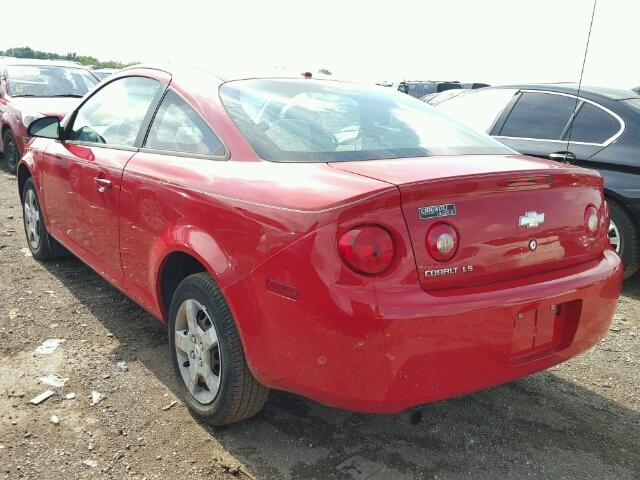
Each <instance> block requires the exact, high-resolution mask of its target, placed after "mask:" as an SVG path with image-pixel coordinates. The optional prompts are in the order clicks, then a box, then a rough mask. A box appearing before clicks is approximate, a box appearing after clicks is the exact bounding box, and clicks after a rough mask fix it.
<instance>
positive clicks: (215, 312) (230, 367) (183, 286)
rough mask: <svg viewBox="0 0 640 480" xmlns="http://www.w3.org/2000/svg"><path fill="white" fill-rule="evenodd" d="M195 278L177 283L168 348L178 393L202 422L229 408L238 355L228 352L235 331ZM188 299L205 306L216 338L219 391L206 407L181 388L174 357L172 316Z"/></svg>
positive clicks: (224, 412) (181, 381)
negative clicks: (180, 393)
mask: <svg viewBox="0 0 640 480" xmlns="http://www.w3.org/2000/svg"><path fill="white" fill-rule="evenodd" d="M195 277H196V276H195V275H192V276H190V277H187V278H186V279H184V280H183V281H182V282H181V283H180V285H178V288H177V289H176V292H175V294H174V297H173V300H172V302H171V308H170V313H169V347H170V349H171V360H172V363H173V369H174V372H175V375H176V378H177V380H178V384H179V385H180V389H181V391H182V398H184V400H185V401H186V403H187V405H188V407H189V408H190V409H191V411H192V412H193V413H194V414H195V415H196V417H199V418H200V419H202V420H204V421H207V422H211V420H212V418H213V419H215V417H219V416H220V417H222V416H225V414H226V412H227V411H228V410H229V407H230V405H229V403H230V402H229V398H228V397H229V395H228V392H229V390H230V382H231V379H232V377H233V376H234V374H237V372H234V366H235V365H236V362H235V361H234V360H235V359H234V358H233V356H234V355H237V354H238V352H232V351H231V347H230V345H232V344H233V343H235V342H233V338H230V337H233V336H234V335H237V331H236V332H234V331H230V328H229V327H230V326H229V325H228V323H227V322H225V321H224V318H225V317H226V316H227V312H224V311H223V310H222V308H221V306H220V305H218V304H217V302H216V301H214V300H213V298H214V297H213V295H212V293H213V292H211V291H210V289H208V288H207V287H206V286H205V285H203V284H201V282H198V280H197V278H195ZM189 299H193V300H197V301H198V302H199V303H201V304H202V305H204V306H205V307H206V309H207V311H208V312H209V316H210V317H211V321H212V322H213V324H214V327H215V329H216V333H217V335H218V345H219V346H218V348H219V352H220V359H221V362H220V365H221V370H220V372H221V378H220V390H219V391H218V395H217V396H216V398H215V399H214V400H213V402H211V403H209V404H206V405H203V404H202V403H200V402H198V401H197V400H196V399H195V398H194V397H193V395H191V392H190V391H189V389H188V388H187V386H186V385H185V383H184V380H183V379H182V374H181V373H180V368H179V366H178V357H177V354H176V348H175V323H176V317H177V314H178V310H179V308H180V306H181V305H182V303H183V302H185V301H186V300H189ZM232 328H233V329H235V326H232ZM242 355H244V353H242Z"/></svg>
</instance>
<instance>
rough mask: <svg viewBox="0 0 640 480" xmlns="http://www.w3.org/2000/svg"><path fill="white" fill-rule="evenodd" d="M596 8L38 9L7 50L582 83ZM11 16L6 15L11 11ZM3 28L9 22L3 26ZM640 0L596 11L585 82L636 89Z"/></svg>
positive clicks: (490, 3) (520, 3)
mask: <svg viewBox="0 0 640 480" xmlns="http://www.w3.org/2000/svg"><path fill="white" fill-rule="evenodd" d="M592 8H593V0H510V1H508V0H481V1H480V0H477V1H467V0H458V1H455V0H451V1H448V2H445V1H442V0H438V1H431V0H422V1H413V0H404V1H400V2H398V1H388V0H387V1H377V0H369V1H358V0H354V1H349V0H316V1H305V0H298V1H285V0H264V1H259V0H231V1H229V0H226V1H224V2H222V1H215V0H211V1H197V0H180V1H177V2H175V1H174V2H163V1H151V0H128V1H122V0H106V1H105V0H102V1H94V0H83V1H75V0H67V1H63V2H51V1H50V0H47V1H42V0H31V1H30V2H29V14H28V15H26V16H21V17H20V20H19V21H3V22H2V28H0V50H5V49H7V48H9V47H16V46H30V47H32V48H34V49H37V50H45V51H55V52H60V53H67V52H75V53H77V54H82V55H92V56H95V57H98V58H99V59H101V60H120V61H124V62H130V61H141V62H144V63H158V62H160V63H165V62H172V61H174V62H175V61H178V62H180V63H187V64H192V65H196V66H201V67H206V68H208V69H210V70H212V71H215V72H217V73H219V74H220V75H222V76H226V77H235V76H243V75H252V74H264V73H267V74H270V73H271V74H273V73H276V74H278V75H280V74H284V75H292V76H293V75H295V76H297V75H299V74H300V72H302V71H306V70H308V71H311V72H313V73H314V74H315V73H316V72H317V71H318V70H319V69H321V68H326V69H328V70H330V71H331V72H332V73H333V77H335V78H340V79H349V80H357V81H364V82H374V81H375V82H379V81H389V82H394V83H397V82H399V81H402V80H415V79H421V80H427V79H432V80H459V81H463V82H486V83H491V84H494V85H497V84H505V83H512V82H556V81H575V82H577V81H578V79H579V77H580V70H581V67H582V61H583V56H584V51H585V45H586V41H587V33H588V30H589V22H590V20H591V12H592ZM5 15H7V13H6V11H5ZM5 19H7V16H5ZM639 19H640V0H599V2H598V5H597V9H596V14H595V20H594V24H593V32H592V37H591V43H590V47H589V51H588V55H587V62H586V67H585V72H584V83H585V84H591V85H603V86H610V87H621V88H631V87H635V86H638V85H640V61H638V52H639V50H640V49H639V47H640V21H639Z"/></svg>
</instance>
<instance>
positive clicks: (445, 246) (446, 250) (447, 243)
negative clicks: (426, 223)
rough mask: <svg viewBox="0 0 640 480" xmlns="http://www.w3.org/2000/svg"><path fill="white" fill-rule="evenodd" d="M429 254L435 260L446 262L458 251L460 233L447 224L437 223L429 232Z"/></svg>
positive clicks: (427, 241)
mask: <svg viewBox="0 0 640 480" xmlns="http://www.w3.org/2000/svg"><path fill="white" fill-rule="evenodd" d="M426 243H427V252H429V255H431V257H433V259H434V260H437V261H439V262H446V261H447V260H451V259H452V258H453V256H454V255H455V254H456V252H457V251H458V232H456V230H455V229H454V228H453V227H452V226H451V225H448V224H446V223H436V224H435V225H433V226H432V227H431V228H430V229H429V231H428V232H427V239H426Z"/></svg>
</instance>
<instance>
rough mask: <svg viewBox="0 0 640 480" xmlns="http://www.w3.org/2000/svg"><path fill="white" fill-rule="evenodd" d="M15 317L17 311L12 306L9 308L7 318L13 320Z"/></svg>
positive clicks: (16, 316)
mask: <svg viewBox="0 0 640 480" xmlns="http://www.w3.org/2000/svg"><path fill="white" fill-rule="evenodd" d="M16 318H18V311H17V310H16V309H14V308H12V309H11V310H9V320H15V319H16Z"/></svg>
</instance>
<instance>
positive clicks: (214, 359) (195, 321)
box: [169, 273, 269, 426]
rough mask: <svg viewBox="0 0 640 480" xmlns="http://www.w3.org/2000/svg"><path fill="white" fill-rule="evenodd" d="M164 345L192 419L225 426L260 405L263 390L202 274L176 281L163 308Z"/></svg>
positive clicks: (226, 309)
mask: <svg viewBox="0 0 640 480" xmlns="http://www.w3.org/2000/svg"><path fill="white" fill-rule="evenodd" d="M169 345H170V348H171V359H172V361H173V367H174V371H175V374H176V377H177V378H178V382H179V384H180V388H181V390H182V397H183V398H184V400H185V403H186V404H187V406H188V407H189V409H190V410H191V411H192V413H193V415H194V416H195V417H197V418H198V419H200V420H202V421H203V422H205V423H208V424H210V425H215V426H221V425H227V424H230V423H234V422H238V421H241V420H244V419H246V418H249V417H252V416H253V415H255V414H256V413H258V412H259V411H260V410H261V409H262V407H263V406H264V404H265V402H266V401H267V397H268V395H269V390H268V389H267V388H265V387H263V386H262V385H260V384H259V383H258V382H257V381H256V379H255V378H254V377H253V375H252V374H251V372H250V370H249V367H248V365H247V362H246V359H245V356H244V350H243V348H242V343H241V342H240V336H239V334H238V330H237V328H236V325H235V321H234V319H233V316H232V315H231V311H230V310H229V307H228V306H227V303H226V301H225V300H224V297H223V296H222V293H221V292H220V289H219V288H218V286H217V285H216V283H215V282H214V281H213V279H212V278H211V277H210V276H209V275H208V274H207V273H196V274H194V275H190V276H188V277H186V278H185V279H184V280H182V282H180V284H179V285H178V287H177V289H176V291H175V293H174V295H173V299H172V301H171V308H170V312H169Z"/></svg>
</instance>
